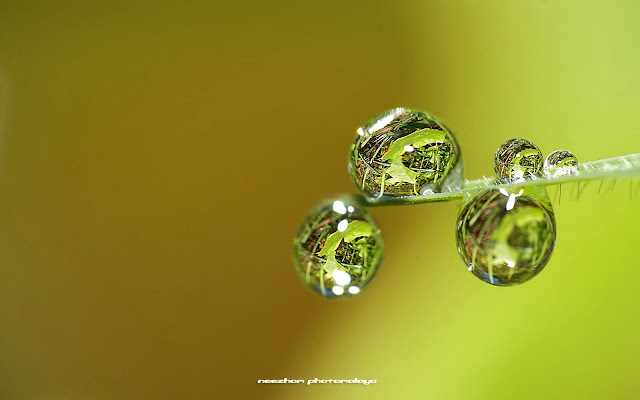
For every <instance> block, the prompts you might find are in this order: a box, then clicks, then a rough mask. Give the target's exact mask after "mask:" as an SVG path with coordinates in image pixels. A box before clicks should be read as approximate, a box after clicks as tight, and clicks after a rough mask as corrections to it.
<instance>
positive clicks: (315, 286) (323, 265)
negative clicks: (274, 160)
mask: <svg viewBox="0 0 640 400" xmlns="http://www.w3.org/2000/svg"><path fill="white" fill-rule="evenodd" d="M343 211H348V213H343ZM293 249H294V251H293V252H294V263H295V266H296V270H297V272H298V275H299V276H300V279H302V282H303V283H304V284H305V285H307V286H308V287H309V288H311V289H312V290H313V291H314V292H316V293H318V294H320V295H322V296H326V297H330V298H337V297H351V296H355V295H357V294H358V293H360V292H361V290H362V289H363V288H364V287H365V286H367V285H368V284H369V283H370V282H371V280H372V279H373V278H374V277H375V275H376V272H377V271H378V268H379V267H380V263H381V261H382V257H383V253H384V243H383V241H382V235H381V234H380V230H379V229H378V227H377V225H376V224H375V222H374V220H373V218H372V217H371V215H370V214H369V212H368V211H367V209H366V208H365V207H363V206H361V205H360V204H359V203H358V202H357V200H356V199H355V198H353V197H350V196H344V197H339V198H331V199H327V200H325V201H322V202H320V203H319V204H318V205H316V206H315V207H314V208H313V209H312V210H311V212H309V213H308V214H307V216H306V217H305V219H304V221H303V222H302V224H301V226H300V230H299V231H298V234H297V236H296V237H295V239H294V245H293Z"/></svg>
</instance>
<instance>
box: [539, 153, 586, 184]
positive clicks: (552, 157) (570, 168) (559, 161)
mask: <svg viewBox="0 0 640 400" xmlns="http://www.w3.org/2000/svg"><path fill="white" fill-rule="evenodd" d="M577 167H578V159H577V158H576V156H574V155H573V153H572V152H570V151H568V150H556V151H553V152H551V153H550V154H549V155H548V156H547V158H546V159H545V160H544V174H545V175H546V176H548V177H553V178H556V177H559V176H565V175H573V174H574V173H575V172H576V171H577Z"/></svg>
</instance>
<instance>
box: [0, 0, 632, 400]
mask: <svg viewBox="0 0 640 400" xmlns="http://www.w3.org/2000/svg"><path fill="white" fill-rule="evenodd" d="M639 4H640V3H638V2H635V1H626V2H622V1H618V2H604V1H602V2H587V1H559V2H556V1H542V0H540V1H482V2H480V1H437V2H435V1H423V2H410V1H387V2H380V1H368V2H343V1H333V0H331V1H323V2H305V1H267V2H260V1H255V2H246V1H236V2H232V1H229V2H223V1H202V2H175V3H165V2H158V1H153V2H152V1H148V2H142V1H130V2H99V1H55V2H46V1H39V2H35V1H34V2H27V1H17V0H15V1H8V0H4V1H2V2H0V77H1V78H0V130H1V134H2V136H1V141H0V143H1V148H0V150H1V152H0V155H1V157H0V185H1V186H0V399H2V400H62V399H65V400H106V399H109V400H111V399H214V398H217V399H227V398H245V399H249V398H251V399H263V398H269V399H300V398H305V399H307V398H308V399H326V398H328V397H334V398H353V399H360V398H363V399H364V398H375V399H405V398H421V399H546V398H557V399H573V398H575V399H588V398H592V399H612V398H615V399H633V398H638V397H639V396H640V383H639V382H640V376H639V375H640V365H639V364H640V363H639V361H638V360H639V356H640V323H639V322H638V316H639V310H640V297H638V294H637V293H638V287H639V286H638V285H639V282H640V268H639V267H640V261H638V255H637V252H638V239H639V234H638V224H639V223H640V217H639V213H638V211H637V209H638V205H639V203H638V201H639V200H638V195H636V196H635V197H634V198H633V200H630V199H629V197H630V196H629V189H630V186H629V182H628V181H627V182H624V181H618V182H617V183H616V187H615V189H614V190H610V189H607V186H606V185H605V188H603V190H602V192H601V194H600V195H598V194H597V193H596V192H597V183H596V184H593V183H592V184H591V185H590V187H587V189H586V192H585V194H584V195H583V197H582V198H581V199H580V200H579V201H576V200H575V199H572V198H571V197H572V196H571V193H572V190H574V191H575V188H573V189H572V188H571V187H570V186H567V187H566V188H563V189H564V190H563V198H562V203H561V204H560V205H556V214H557V224H558V236H557V247H556V250H555V253H554V255H553V257H552V259H551V262H550V263H549V264H548V266H547V269H546V270H545V271H544V272H543V273H542V274H541V275H539V276H538V277H537V278H536V279H534V280H533V281H531V282H529V283H527V284H525V285H523V286H520V287H513V288H497V287H491V286H489V285H487V284H484V283H482V282H480V281H479V280H477V279H476V278H474V277H473V276H472V275H471V274H470V273H468V272H467V271H466V269H465V267H464V265H463V264H462V262H461V260H460V259H459V256H458V254H457V252H456V249H455V245H454V221H455V218H456V213H457V207H458V204H455V203H450V204H449V203H446V204H431V205H423V206H414V207H388V208H384V209H375V210H374V214H375V217H376V218H377V220H378V222H379V224H380V226H381V229H382V231H383V233H384V236H385V239H386V244H387V257H386V259H385V262H384V265H383V268H382V269H381V271H380V273H379V275H378V278H377V280H376V281H375V282H374V284H373V285H372V286H371V287H370V288H369V289H368V290H367V291H366V292H364V293H363V294H362V295H361V296H359V297H357V298H354V299H353V300H350V301H344V302H343V301H338V302H332V301H328V300H325V299H321V298H317V297H315V296H314V295H313V294H312V293H311V292H308V291H307V290H306V289H305V288H304V287H303V286H302V285H301V284H300V283H299V282H298V280H297V279H298V278H297V277H296V275H295V273H294V270H293V266H292V262H291V255H290V253H291V240H292V236H293V234H294V232H295V231H296V230H297V225H298V223H299V221H300V220H301V218H302V217H303V215H304V214H305V212H306V211H307V210H308V209H309V208H310V207H312V205H313V204H314V203H315V202H316V201H318V200H320V199H321V198H322V197H324V196H327V195H330V194H332V193H336V192H352V191H354V187H353V185H352V183H351V181H350V180H349V177H348V175H347V170H346V158H347V151H348V148H349V145H350V142H351V140H352V137H353V135H354V132H355V128H356V127H357V126H358V125H359V124H361V123H363V122H364V121H366V120H367V119H368V118H370V117H372V116H374V115H375V114H377V113H379V112H381V111H383V110H385V109H388V108H391V107H396V106H399V105H404V106H411V107H416V108H422V109H426V110H429V111H431V112H432V113H434V114H435V115H437V116H439V117H440V118H441V119H442V120H444V121H445V122H446V123H447V124H448V125H450V127H451V128H452V129H454V131H455V132H456V133H457V137H458V140H459V142H460V143H461V146H462V149H463V153H464V158H465V163H466V176H467V177H468V178H477V177H480V176H481V175H483V174H484V175H491V174H492V166H491V162H492V154H493V152H494V151H495V149H496V148H497V146H498V145H499V144H500V143H501V142H502V141H504V140H506V139H509V138H512V137H516V136H522V137H526V138H528V139H530V140H532V141H534V142H535V143H537V144H538V145H539V146H540V148H541V149H542V150H543V152H545V153H548V152H550V151H551V150H554V149H556V148H569V149H571V150H573V151H574V152H575V153H576V154H577V155H578V157H579V158H580V159H582V160H592V159H599V158H605V157H610V156H614V155H620V154H626V153H632V152H639V151H640V135H639V132H640V112H638V110H640V78H639V76H640V74H639V73H638V71H640V51H639V50H640V48H639V47H640V24H638V20H640V5H639ZM637 185H639V183H638V182H637V181H636V186H637ZM551 194H552V195H553V191H552V192H551ZM573 197H575V192H574V196H573ZM284 377H287V378H297V379H311V378H315V377H317V378H320V379H329V378H331V379H351V378H355V377H357V378H360V379H376V380H377V383H376V384H375V385H371V386H362V385H328V384H327V385H316V386H310V387H309V386H302V385H299V386H296V385H270V386H269V385H258V384H256V382H257V380H258V379H278V378H280V379H281V378H284Z"/></svg>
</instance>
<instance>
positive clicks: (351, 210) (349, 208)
mask: <svg viewBox="0 0 640 400" xmlns="http://www.w3.org/2000/svg"><path fill="white" fill-rule="evenodd" d="M347 210H349V212H354V211H355V210H356V209H355V208H353V207H352V206H349V207H347Z"/></svg>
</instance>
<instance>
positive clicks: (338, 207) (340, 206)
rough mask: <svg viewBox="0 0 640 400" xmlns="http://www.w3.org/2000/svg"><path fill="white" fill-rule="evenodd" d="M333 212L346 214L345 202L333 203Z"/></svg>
mask: <svg viewBox="0 0 640 400" xmlns="http://www.w3.org/2000/svg"><path fill="white" fill-rule="evenodd" d="M333 211H335V212H337V213H338V214H346V213H347V207H345V205H344V203H343V202H341V201H340V200H337V201H334V202H333Z"/></svg>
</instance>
